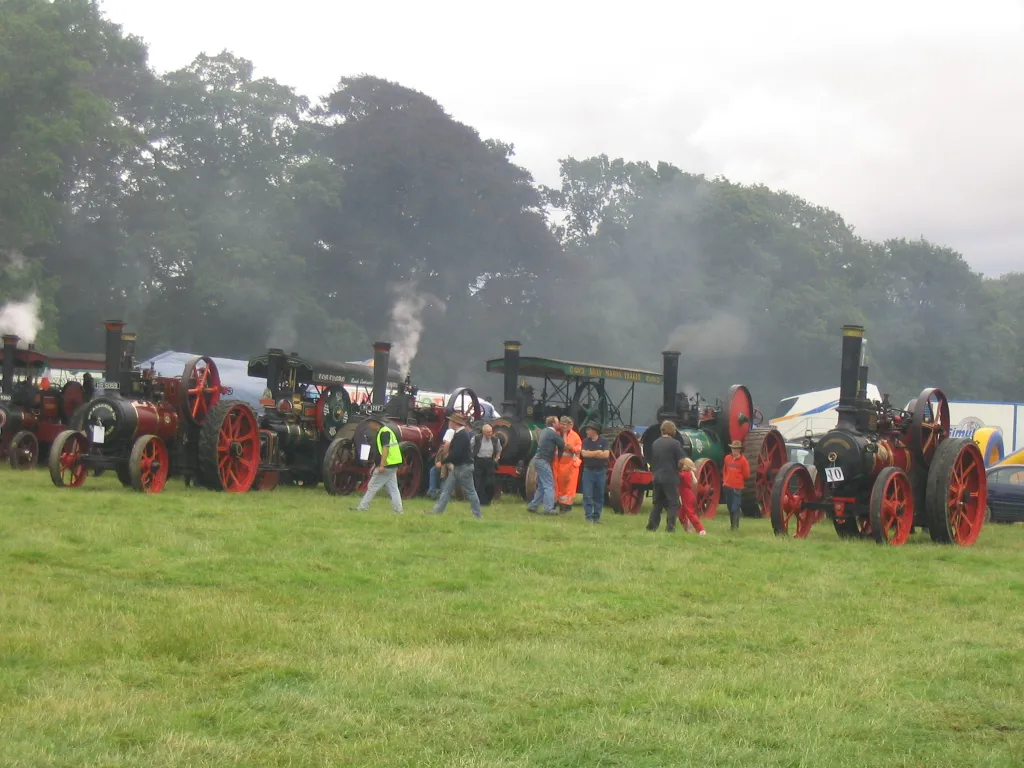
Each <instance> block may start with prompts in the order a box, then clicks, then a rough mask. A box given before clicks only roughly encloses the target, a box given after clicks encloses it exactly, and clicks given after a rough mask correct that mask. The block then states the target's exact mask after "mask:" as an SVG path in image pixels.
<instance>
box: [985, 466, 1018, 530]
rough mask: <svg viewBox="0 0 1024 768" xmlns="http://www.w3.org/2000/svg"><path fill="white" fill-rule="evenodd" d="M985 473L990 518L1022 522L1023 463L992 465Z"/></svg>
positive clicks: (1007, 521) (999, 520)
mask: <svg viewBox="0 0 1024 768" xmlns="http://www.w3.org/2000/svg"><path fill="white" fill-rule="evenodd" d="M986 474H987V476H988V513H989V516H990V520H991V521H992V522H993V523H1024V465H1022V464H1011V465H1009V466H1002V467H992V468H991V469H989V470H988V472H987V473H986Z"/></svg>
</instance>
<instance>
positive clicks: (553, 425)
mask: <svg viewBox="0 0 1024 768" xmlns="http://www.w3.org/2000/svg"><path fill="white" fill-rule="evenodd" d="M544 424H545V425H546V426H545V427H544V429H543V430H541V433H540V436H539V437H538V438H537V452H536V453H535V454H533V458H532V459H531V460H530V466H531V467H533V471H534V472H535V473H536V475H537V490H536V492H535V493H534V494H533V498H532V499H531V500H530V503H529V504H527V505H526V511H527V512H536V511H537V509H538V508H539V507H540V505H541V504H543V505H544V514H545V515H553V514H555V473H554V472H553V471H552V469H551V462H552V461H554V458H555V451H556V450H557V451H558V453H559V454H561V452H562V451H564V450H565V438H563V437H562V435H561V433H560V432H559V431H558V430H559V424H558V417H557V416H548V417H547V418H546V419H545V420H544Z"/></svg>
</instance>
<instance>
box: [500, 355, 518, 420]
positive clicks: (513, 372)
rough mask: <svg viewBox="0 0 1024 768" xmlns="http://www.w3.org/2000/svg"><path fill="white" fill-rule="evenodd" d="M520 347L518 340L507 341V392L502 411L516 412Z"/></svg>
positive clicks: (502, 402) (502, 403)
mask: <svg viewBox="0 0 1024 768" xmlns="http://www.w3.org/2000/svg"><path fill="white" fill-rule="evenodd" d="M519 347H520V344H519V342H518V341H506V342H505V394H504V399H503V400H502V401H501V412H502V413H508V414H512V413H514V412H515V409H516V403H517V402H518V399H519V398H518V393H519Z"/></svg>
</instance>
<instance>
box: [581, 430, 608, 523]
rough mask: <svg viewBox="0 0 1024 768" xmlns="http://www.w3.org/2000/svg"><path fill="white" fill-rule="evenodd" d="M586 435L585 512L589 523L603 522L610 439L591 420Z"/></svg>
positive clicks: (583, 451)
mask: <svg viewBox="0 0 1024 768" xmlns="http://www.w3.org/2000/svg"><path fill="white" fill-rule="evenodd" d="M583 431H584V432H585V433H586V437H585V438H584V439H583V448H582V449H581V450H580V458H582V459H583V514H584V515H585V516H586V518H587V522H589V523H600V522H601V510H602V509H603V508H604V481H605V478H606V477H607V476H608V457H609V456H611V451H610V450H609V446H608V439H607V438H604V437H601V425H600V424H598V423H597V422H596V421H591V422H589V423H587V425H586V426H585V427H584V428H583Z"/></svg>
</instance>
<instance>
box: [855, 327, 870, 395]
mask: <svg viewBox="0 0 1024 768" xmlns="http://www.w3.org/2000/svg"><path fill="white" fill-rule="evenodd" d="M857 399H858V400H867V399H868V340H867V339H864V341H863V342H862V344H861V348H860V368H858V369H857Z"/></svg>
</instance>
